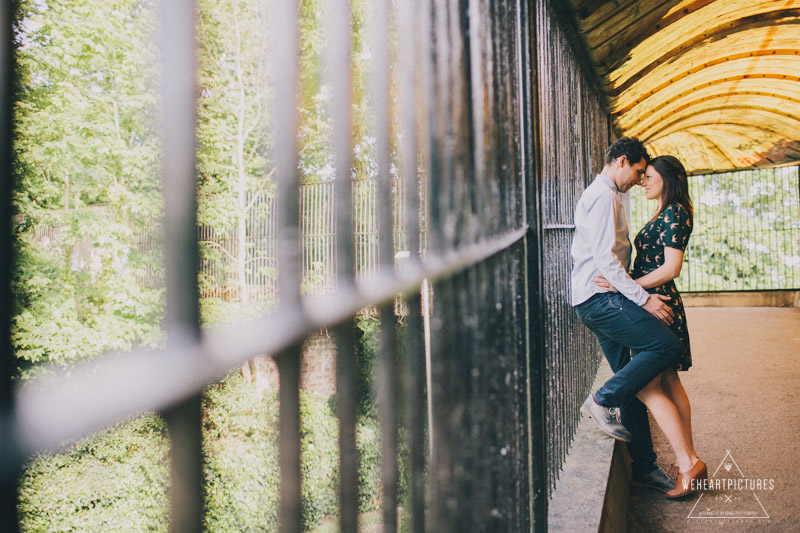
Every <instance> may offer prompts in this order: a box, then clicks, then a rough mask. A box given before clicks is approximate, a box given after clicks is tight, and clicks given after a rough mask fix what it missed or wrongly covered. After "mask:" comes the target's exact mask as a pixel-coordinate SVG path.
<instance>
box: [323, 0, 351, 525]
mask: <svg viewBox="0 0 800 533" xmlns="http://www.w3.org/2000/svg"><path fill="white" fill-rule="evenodd" d="M327 17H328V27H327V31H328V49H327V54H328V61H327V64H328V72H329V76H330V78H329V79H330V83H331V121H332V123H333V133H332V139H333V142H332V144H333V158H334V165H335V176H336V178H335V182H334V197H335V199H336V265H337V268H336V274H337V275H336V284H337V288H338V289H339V290H343V289H344V290H346V289H347V288H348V287H351V286H352V285H353V281H354V277H355V265H354V258H353V254H354V251H355V246H354V242H353V229H354V226H353V182H352V177H351V172H352V170H351V167H352V164H351V162H352V136H353V135H352V117H351V105H352V79H353V77H352V65H351V54H352V35H351V22H350V18H351V6H350V2H349V0H330V1H329V2H328V13H327ZM354 329H355V324H354V320H353V319H350V320H346V321H345V322H344V323H343V324H342V325H341V326H340V327H339V328H338V329H337V352H338V353H337V359H336V401H337V404H336V409H337V413H338V415H339V502H340V509H339V512H340V515H339V526H340V528H341V530H342V531H358V465H359V458H358V450H357V448H356V430H355V428H356V410H357V398H358V390H357V389H358V382H357V379H356V376H357V369H356V358H355V339H354Z"/></svg>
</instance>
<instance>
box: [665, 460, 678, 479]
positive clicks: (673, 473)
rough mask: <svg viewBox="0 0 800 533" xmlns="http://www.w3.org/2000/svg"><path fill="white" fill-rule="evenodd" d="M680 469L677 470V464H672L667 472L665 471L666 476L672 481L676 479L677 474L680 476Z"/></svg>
mask: <svg viewBox="0 0 800 533" xmlns="http://www.w3.org/2000/svg"><path fill="white" fill-rule="evenodd" d="M680 472H681V471H680V469H679V468H678V463H673V464H672V466H671V467H669V470H668V471H667V475H668V476H669V477H671V478H672V479H678V474H680Z"/></svg>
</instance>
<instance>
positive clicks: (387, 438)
mask: <svg viewBox="0 0 800 533" xmlns="http://www.w3.org/2000/svg"><path fill="white" fill-rule="evenodd" d="M370 7H371V9H370V21H369V22H370V30H371V31H370V40H371V48H372V63H371V66H372V72H371V81H372V103H373V113H374V117H375V118H374V125H375V144H376V163H377V177H376V189H377V190H376V199H377V201H376V203H375V208H377V220H376V221H377V229H378V250H377V254H376V255H377V261H376V267H377V268H376V273H377V275H378V276H384V275H387V274H390V273H392V272H393V271H394V241H393V234H394V231H393V230H394V224H393V221H392V211H393V206H394V202H393V201H392V176H391V173H390V157H391V120H390V104H389V87H390V77H389V76H390V74H389V35H390V33H389V2H388V1H387V0H373V1H372V2H371V3H370ZM378 313H379V317H380V318H379V320H380V355H379V359H378V368H377V372H378V376H377V379H378V390H379V394H378V403H379V405H378V408H379V412H380V419H381V420H380V426H381V484H382V486H383V501H382V505H383V531H384V533H393V532H395V531H397V525H398V524H397V503H398V479H399V478H398V457H397V427H398V414H397V413H398V406H397V389H398V388H397V347H396V334H395V318H394V303H393V302H388V303H386V304H383V305H381V306H380V308H379V309H378Z"/></svg>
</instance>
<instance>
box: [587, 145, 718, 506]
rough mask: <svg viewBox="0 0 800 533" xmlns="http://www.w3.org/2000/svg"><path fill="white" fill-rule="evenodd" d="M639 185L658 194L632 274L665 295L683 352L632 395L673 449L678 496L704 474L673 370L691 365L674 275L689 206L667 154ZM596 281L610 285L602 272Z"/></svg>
mask: <svg viewBox="0 0 800 533" xmlns="http://www.w3.org/2000/svg"><path fill="white" fill-rule="evenodd" d="M642 186H643V187H644V188H645V191H646V195H647V199H648V200H658V208H657V209H656V213H655V215H653V218H652V219H650V221H649V222H648V223H647V224H645V226H644V227H643V228H642V229H641V231H640V232H639V234H638V235H637V236H636V239H635V240H634V244H635V246H636V260H635V261H634V265H633V271H632V273H631V277H632V278H634V280H636V282H637V283H638V284H639V285H641V286H642V287H643V288H644V289H646V290H647V291H648V292H650V293H655V294H661V295H666V296H669V297H670V300H669V301H668V302H666V303H668V305H669V306H670V307H671V308H672V310H673V311H674V313H675V316H674V322H673V323H672V324H671V325H670V328H671V329H672V331H673V332H674V333H675V334H676V335H677V336H678V338H680V340H681V343H682V345H683V353H682V354H681V359H680V361H679V363H678V364H677V366H676V367H675V368H674V369H671V370H666V371H664V372H662V373H661V375H660V376H658V377H656V378H655V379H654V380H653V381H652V382H650V383H649V384H648V385H647V386H645V387H644V388H643V389H642V390H641V391H639V394H638V395H637V396H638V397H639V399H640V400H641V401H642V402H644V404H645V405H647V407H648V409H650V412H651V413H652V414H653V417H654V418H655V419H656V422H658V425H659V426H660V427H661V429H662V430H663V431H664V434H665V436H666V437H667V440H668V441H669V443H670V445H671V446H672V449H673V450H674V451H675V457H676V462H675V465H674V466H673V468H672V469H671V470H670V475H672V476H673V477H677V480H676V484H675V488H674V489H673V490H671V491H668V492H667V494H666V496H667V498H680V497H683V496H687V495H688V494H691V493H692V492H693V490H692V483H691V482H692V480H701V479H705V478H706V477H707V470H706V466H705V464H704V463H703V462H702V461H701V460H700V459H699V458H698V456H697V452H695V449H694V442H693V440H692V420H691V405H690V403H689V398H688V396H687V395H686V391H685V390H684V388H683V385H682V384H681V380H680V378H679V377H678V372H677V371H679V370H682V371H685V370H688V369H689V367H690V366H691V365H692V355H691V349H690V346H689V332H688V330H687V329H686V313H685V312H684V309H683V301H682V300H681V295H680V293H679V292H678V290H677V288H676V287H675V281H674V280H675V278H677V277H678V276H679V275H680V273H681V266H682V265H683V254H684V251H685V250H686V245H687V244H688V242H689V235H691V233H692V216H693V209H692V201H691V198H690V197H689V188H688V183H687V180H686V170H685V169H684V167H683V165H682V164H681V162H680V161H679V160H678V159H677V158H675V157H673V156H671V155H665V156H659V157H656V158H654V159H653V160H652V161H650V164H649V165H648V166H647V170H646V172H645V178H644V180H643V183H642ZM595 283H596V284H597V285H598V286H600V287H603V288H605V289H608V290H614V287H613V286H611V285H610V284H609V283H608V281H606V279H605V278H603V277H602V276H599V277H598V278H597V279H596V280H595ZM632 356H635V354H632Z"/></svg>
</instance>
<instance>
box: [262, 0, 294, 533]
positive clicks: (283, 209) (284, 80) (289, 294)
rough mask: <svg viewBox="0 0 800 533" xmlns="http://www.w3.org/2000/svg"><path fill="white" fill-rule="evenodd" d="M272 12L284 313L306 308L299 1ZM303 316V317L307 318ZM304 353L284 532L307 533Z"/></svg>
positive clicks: (286, 410) (283, 412)
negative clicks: (300, 167)
mask: <svg viewBox="0 0 800 533" xmlns="http://www.w3.org/2000/svg"><path fill="white" fill-rule="evenodd" d="M264 7H265V8H266V9H271V10H272V17H273V18H272V27H271V28H270V30H271V33H272V38H273V41H272V43H273V46H272V47H271V49H272V51H273V52H272V53H273V54H274V58H273V59H274V71H273V72H270V73H269V75H270V76H271V80H270V81H271V85H272V87H273V89H274V92H275V98H274V102H275V105H274V106H273V109H274V111H273V115H274V118H273V120H274V122H273V137H274V146H275V153H274V157H275V163H276V165H277V168H276V176H277V178H276V179H277V182H278V183H277V185H278V203H277V205H276V207H277V210H278V216H277V225H278V238H277V256H278V298H279V311H278V312H288V311H290V310H296V309H299V308H300V253H301V251H300V246H301V245H300V229H299V226H300V206H299V190H298V170H297V159H298V155H297V130H298V111H297V109H298V90H299V81H298V70H299V50H300V43H299V40H300V37H299V27H298V25H299V21H298V7H299V5H298V1H297V0H281V1H279V2H274V3H270V4H269V5H267V4H266V3H265V4H264ZM301 316H302V315H301ZM300 351H301V350H300V347H299V345H295V346H292V347H290V348H288V349H287V350H285V351H284V352H282V353H280V354H278V355H277V356H276V358H275V362H276V363H277V365H278V372H279V379H280V391H279V395H280V437H279V442H278V446H279V450H278V452H279V456H280V465H281V494H280V507H279V521H280V531H281V532H282V533H295V532H298V531H301V530H302V524H303V520H302V518H303V517H302V506H301V493H300V490H301V474H300V472H301V470H300V460H301V457H300Z"/></svg>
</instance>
